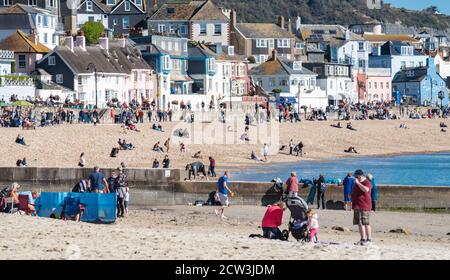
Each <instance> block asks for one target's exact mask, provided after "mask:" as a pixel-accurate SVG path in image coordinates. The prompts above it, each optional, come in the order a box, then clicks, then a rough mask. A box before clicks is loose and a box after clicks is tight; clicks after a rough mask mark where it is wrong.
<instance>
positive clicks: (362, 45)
mask: <svg viewBox="0 0 450 280" xmlns="http://www.w3.org/2000/svg"><path fill="white" fill-rule="evenodd" d="M358 47H359V50H360V51H365V50H366V48H365V46H364V42H359V44H358Z"/></svg>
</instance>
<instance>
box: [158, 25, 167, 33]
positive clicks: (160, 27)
mask: <svg viewBox="0 0 450 280" xmlns="http://www.w3.org/2000/svg"><path fill="white" fill-rule="evenodd" d="M158 32H160V33H164V32H166V25H165V24H158Z"/></svg>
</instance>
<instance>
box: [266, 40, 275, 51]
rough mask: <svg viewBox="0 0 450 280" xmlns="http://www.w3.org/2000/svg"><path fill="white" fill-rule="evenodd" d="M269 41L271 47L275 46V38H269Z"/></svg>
mask: <svg viewBox="0 0 450 280" xmlns="http://www.w3.org/2000/svg"><path fill="white" fill-rule="evenodd" d="M267 41H268V42H269V49H273V48H275V40H274V39H269V40H267Z"/></svg>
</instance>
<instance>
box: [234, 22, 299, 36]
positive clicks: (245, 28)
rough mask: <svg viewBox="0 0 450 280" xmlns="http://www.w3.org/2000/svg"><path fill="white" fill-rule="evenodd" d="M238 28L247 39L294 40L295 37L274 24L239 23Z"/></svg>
mask: <svg viewBox="0 0 450 280" xmlns="http://www.w3.org/2000/svg"><path fill="white" fill-rule="evenodd" d="M236 28H237V29H238V30H239V31H240V32H241V33H242V35H244V36H245V37H246V38H293V37H294V35H293V34H291V33H289V32H288V31H287V30H286V29H283V28H281V27H279V26H278V25H276V24H274V23H238V24H236Z"/></svg>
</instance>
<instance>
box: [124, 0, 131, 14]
mask: <svg viewBox="0 0 450 280" xmlns="http://www.w3.org/2000/svg"><path fill="white" fill-rule="evenodd" d="M125 11H126V12H129V11H130V1H125Z"/></svg>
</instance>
